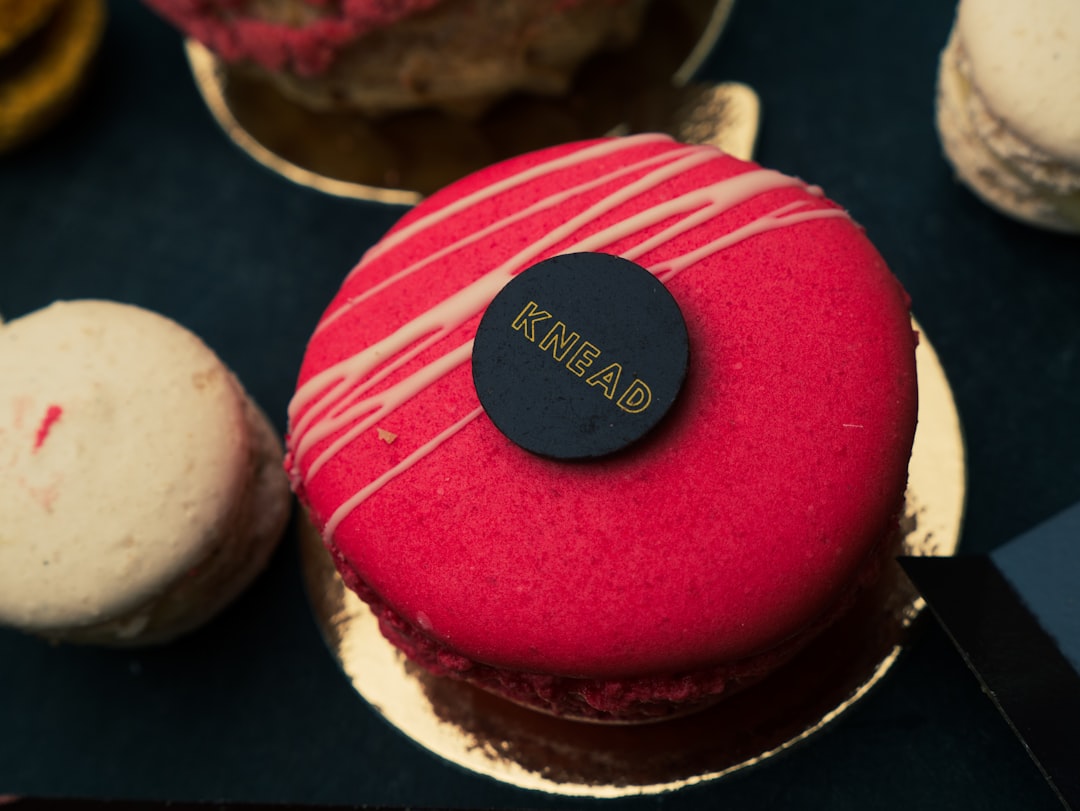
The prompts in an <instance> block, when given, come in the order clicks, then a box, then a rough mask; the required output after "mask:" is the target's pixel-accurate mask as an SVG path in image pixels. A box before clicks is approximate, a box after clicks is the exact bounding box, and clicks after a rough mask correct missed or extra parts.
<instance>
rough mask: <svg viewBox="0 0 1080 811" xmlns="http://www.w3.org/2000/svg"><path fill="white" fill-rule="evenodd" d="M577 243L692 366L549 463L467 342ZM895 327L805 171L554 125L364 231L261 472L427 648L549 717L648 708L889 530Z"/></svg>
mask: <svg viewBox="0 0 1080 811" xmlns="http://www.w3.org/2000/svg"><path fill="white" fill-rule="evenodd" d="M582 252H594V253H605V254H612V255H615V256H619V257H622V258H624V259H628V260H631V261H632V262H634V263H636V264H638V265H640V266H642V267H644V268H645V269H647V270H648V271H650V272H651V273H652V274H653V275H654V276H655V277H656V278H658V279H659V280H660V281H662V282H663V283H664V285H665V287H666V289H667V290H668V291H669V292H670V294H671V295H672V296H673V297H674V300H675V301H676V302H677V304H678V306H679V308H680V309H681V311H682V315H683V317H684V319H685V324H686V332H687V335H688V339H689V368H688V371H687V374H686V378H685V383H684V384H683V387H682V390H681V392H680V394H679V395H678V399H677V401H676V402H675V404H674V406H673V407H672V409H671V410H670V412H669V413H668V414H667V415H666V416H665V417H664V418H663V419H662V420H661V422H660V423H659V424H658V425H657V426H656V427H655V428H654V429H652V431H651V432H650V433H649V434H648V435H647V436H645V437H644V438H643V439H641V440H639V441H637V442H635V443H634V444H632V445H630V446H629V447H626V448H624V449H622V450H621V451H619V452H617V453H613V454H609V455H606V456H603V457H600V458H596V459H591V460H584V461H573V462H566V461H558V460H555V459H551V458H547V457H545V456H541V455H537V454H535V453H530V452H529V451H527V450H524V449H523V448H522V447H519V446H518V445H517V444H515V443H514V442H512V441H510V439H508V438H507V436H505V435H504V434H503V433H502V432H501V431H500V430H499V428H497V427H496V426H495V425H494V424H493V422H492V421H491V420H490V419H489V418H488V416H487V414H486V413H485V411H484V408H483V407H482V406H481V403H480V400H479V399H478V395H477V391H476V388H475V387H474V383H473V379H472V376H471V353H472V346H473V339H474V337H475V335H476V332H477V327H478V324H479V322H480V320H481V317H482V316H483V314H484V312H485V309H486V308H487V307H488V305H489V303H490V302H491V300H492V299H493V297H495V295H496V294H497V293H499V291H500V290H502V289H503V287H504V286H505V285H507V283H508V282H510V281H511V280H513V279H515V278H516V277H518V275H519V274H521V273H522V272H523V271H526V270H527V269H529V268H532V267H533V266H534V265H536V264H537V263H540V262H542V261H543V260H545V259H548V258H550V257H556V256H562V255H566V254H573V253H582ZM582 334H585V333H584V331H583V333H582ZM915 344H916V336H915V334H914V333H913V331H912V328H911V322H910V316H909V301H908V298H907V296H906V294H905V292H904V291H903V289H902V288H901V286H900V284H899V283H898V281H897V280H896V279H895V278H894V277H893V275H892V274H891V273H890V271H889V270H888V268H887V267H886V265H885V262H884V261H883V260H882V258H881V256H880V255H879V254H878V252H877V251H876V250H875V249H874V247H873V246H872V245H871V243H870V242H869V240H868V239H867V238H866V236H865V235H864V233H863V230H862V229H861V228H860V227H859V226H858V225H857V224H856V223H854V222H853V221H852V220H851V218H850V217H849V216H848V215H847V213H846V212H845V211H844V210H843V209H841V208H840V207H839V206H837V205H836V204H834V203H832V202H830V201H829V200H827V199H826V198H825V197H824V196H823V195H822V193H821V191H820V190H819V189H817V188H815V187H812V186H808V185H807V184H806V183H804V182H802V181H800V180H798V179H795V178H792V177H788V176H785V175H783V174H781V173H779V172H775V171H771V170H767V169H763V168H761V167H759V166H757V165H755V164H753V163H747V162H743V161H740V160H737V159H735V158H733V157H730V156H728V155H726V154H724V153H722V152H720V151H718V150H716V149H714V148H712V147H707V146H685V145H681V144H678V143H676V142H674V141H672V140H670V139H669V138H667V137H666V136H661V135H640V136H633V137H627V138H615V139H601V140H596V141H589V142H583V143H575V144H570V145H564V146H559V147H554V148H550V149H546V150H543V151H540V152H536V153H532V154H528V155H525V156H522V157H518V158H514V159H512V160H509V161H506V162H504V163H501V164H498V165H495V166H492V167H490V168H487V169H485V170H483V171H480V172H478V173H476V174H474V175H472V176H469V177H467V178H465V179H463V180H461V181H459V182H457V183H455V184H453V185H451V186H449V187H447V188H446V189H444V190H442V191H441V192H439V193H437V194H435V195H434V196H432V197H431V198H429V199H428V200H427V201H425V202H424V203H423V204H421V205H420V206H418V207H417V208H415V209H413V210H412V211H410V212H409V213H408V214H407V215H406V216H405V217H403V218H402V220H401V221H400V222H399V223H398V224H397V225H396V226H395V227H394V228H393V229H392V230H391V231H390V232H389V234H387V236H386V237H385V238H384V239H383V240H382V241H381V242H380V243H378V244H377V245H375V246H374V247H373V248H372V249H371V250H370V251H368V253H367V254H366V255H365V256H364V257H363V259H362V261H361V262H360V264H359V265H358V266H357V267H356V268H355V269H354V270H353V271H352V272H351V273H350V274H349V275H348V277H347V278H346V280H345V282H344V284H343V286H342V288H341V290H340V292H339V293H338V295H337V296H336V297H335V298H334V300H333V301H332V302H331V303H330V306H329V308H328V309H327V311H326V313H325V315H324V316H323V318H322V320H321V321H320V323H319V325H318V327H317V329H316V331H315V334H314V335H313V337H312V338H311V341H310V343H309V346H308V349H307V353H306V356H305V358H304V361H303V365H302V368H301V370H300V374H299V382H298V388H297V392H296V395H295V397H294V399H293V401H292V404H291V406H290V414H289V417H290V435H289V437H288V443H287V444H288V449H287V455H286V466H287V469H288V471H289V473H290V475H291V480H292V483H293V487H294V490H295V491H296V492H297V494H298V495H299V497H300V498H301V500H302V501H303V503H304V504H305V506H306V507H307V510H308V512H309V515H310V517H311V519H312V520H313V522H314V524H315V525H316V527H317V528H318V529H319V531H320V532H321V534H322V537H323V539H324V541H325V543H326V545H327V546H328V548H329V549H330V551H331V553H332V555H333V557H334V560H335V561H336V564H337V566H338V569H339V571H340V573H341V575H342V577H343V578H344V580H345V582H346V583H347V584H348V585H349V586H350V587H351V588H352V589H354V590H355V591H356V592H357V593H358V594H359V595H360V596H361V597H362V598H363V599H364V600H365V601H367V602H368V603H369V604H370V605H371V607H372V609H373V610H374V611H375V613H376V614H377V616H378V617H379V621H380V626H381V628H382V630H383V632H384V634H385V635H386V636H387V637H388V638H389V639H390V640H391V641H392V642H393V643H394V644H396V645H397V646H399V647H400V648H401V649H402V650H404V651H405V653H406V654H408V655H409V656H410V657H411V658H412V659H414V660H415V661H416V662H418V663H419V664H421V665H422V666H424V667H425V668H428V669H429V670H431V671H433V672H435V673H437V674H444V675H448V676H453V677H456V678H461V679H466V680H468V681H471V682H473V683H475V684H478V685H480V686H481V687H484V688H486V689H489V690H491V691H493V692H496V693H499V694H501V695H504V696H506V697H508V698H510V699H512V700H514V701H517V702H520V703H524V704H527V705H530V706H533V707H536V708H539V709H542V710H545V711H548V712H552V713H556V714H559V715H564V716H570V717H578V718H589V719H597V720H618V721H635V720H643V719H648V718H657V717H664V716H667V715H671V714H675V713H679V712H682V711H685V710H686V709H688V708H692V707H696V706H699V705H701V704H702V703H704V702H708V701H711V700H713V699H715V698H716V697H718V696H723V695H729V694H731V693H733V692H735V691H736V690H738V689H741V688H742V687H744V686H747V685H748V684H751V683H753V682H755V681H757V680H759V679H761V678H762V677H763V676H765V675H767V674H768V673H769V672H771V671H773V670H774V669H775V668H777V667H779V666H780V665H782V664H783V663H784V662H786V661H788V660H789V659H790V658H791V657H792V656H793V655H794V654H795V653H796V652H797V651H799V650H800V649H802V648H803V647H804V646H805V645H806V644H807V643H808V642H809V641H810V640H811V639H813V638H814V636H815V635H816V634H817V632H819V631H820V630H821V629H823V628H824V627H826V626H827V625H828V624H829V623H830V622H831V621H832V620H833V619H835V618H836V617H837V616H839V615H840V613H842V612H843V610H844V609H845V608H846V607H847V606H848V605H849V604H850V602H851V600H852V599H853V597H854V595H855V594H856V593H857V592H858V590H859V588H860V585H861V584H865V583H866V582H867V580H868V579H869V578H871V577H873V576H874V574H875V573H876V571H877V569H878V568H879V565H880V563H881V561H882V560H884V559H885V557H886V556H887V555H888V554H890V553H891V552H893V551H894V550H895V548H896V546H895V542H896V540H897V539H898V535H899V533H898V517H899V516H900V514H901V512H902V508H903V500H904V491H905V484H906V478H907V462H908V458H909V455H910V451H911V445H912V439H913V435H914V430H915V418H916V400H917V395H916V379H915V361H914V349H915Z"/></svg>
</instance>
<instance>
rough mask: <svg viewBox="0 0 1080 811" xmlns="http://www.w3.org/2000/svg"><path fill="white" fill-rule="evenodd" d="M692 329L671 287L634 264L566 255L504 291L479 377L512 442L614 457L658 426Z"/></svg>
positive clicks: (483, 346) (477, 367) (570, 455)
mask: <svg viewBox="0 0 1080 811" xmlns="http://www.w3.org/2000/svg"><path fill="white" fill-rule="evenodd" d="M688 359H689V345H688V339H687V334H686V324H685V322H684V320H683V317H682V313H681V312H680V311H679V307H678V305H677V304H676V302H675V300H674V299H673V298H672V296H671V294H670V293H669V292H668V290H667V288H665V287H664V286H663V284H661V283H660V282H659V281H657V280H656V278H655V277H654V276H653V275H652V274H651V273H649V272H648V271H647V270H645V269H644V268H642V267H641V266H640V265H637V264H635V263H633V262H630V261H628V260H626V259H621V258H619V257H617V256H611V255H609V254H600V253H577V254H565V255H562V256H556V257H553V258H551V259H548V260H545V261H544V262H541V263H539V264H537V265H534V266H533V267H531V268H529V269H527V270H525V271H524V272H522V273H520V274H518V275H517V276H516V277H514V279H512V280H511V281H510V282H509V283H508V284H507V285H506V286H505V287H504V288H503V289H502V290H501V291H500V292H499V294H498V295H497V296H496V297H495V298H494V300H493V301H492V302H491V304H490V305H489V306H488V309H487V310H486V311H485V313H484V316H483V318H482V319H481V322H480V326H479V328H478V330H477V333H476V341H475V343H474V346H473V356H472V367H473V383H474V385H475V386H476V392H477V395H478V396H479V398H480V403H481V405H483V407H484V410H485V411H486V412H487V414H488V416H489V417H490V418H491V420H492V422H493V423H494V424H495V426H496V427H497V428H498V429H499V430H500V431H502V433H503V434H505V435H506V436H507V437H508V438H509V439H510V440H511V441H513V442H514V443H516V444H518V445H520V446H521V447H523V448H525V449H526V450H528V451H531V452H533V453H537V454H539V455H542V456H548V457H551V458H555V459H589V458H595V457H599V456H605V455H607V454H610V453H614V452H616V451H618V450H621V449H622V448H625V447H626V446H628V445H630V444H632V443H633V442H635V441H636V440H638V439H640V438H641V437H642V436H644V435H645V434H646V433H648V431H649V430H651V429H652V428H653V427H654V426H655V425H656V424H657V423H658V422H659V421H660V420H661V419H662V418H663V416H664V415H665V414H666V413H667V411H668V410H669V409H670V407H671V405H672V404H673V403H674V402H675V399H676V397H677V396H678V393H679V390H680V389H681V387H682V384H683V381H684V380H685V377H686V368H687V363H688Z"/></svg>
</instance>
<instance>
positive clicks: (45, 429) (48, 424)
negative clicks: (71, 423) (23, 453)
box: [34, 405, 64, 452]
mask: <svg viewBox="0 0 1080 811" xmlns="http://www.w3.org/2000/svg"><path fill="white" fill-rule="evenodd" d="M63 413H64V409H62V408H61V407H60V406H58V405H51V406H49V407H48V408H47V409H46V410H45V416H44V417H42V418H41V424H40V425H38V429H37V433H36V434H35V435H34V451H35V452H36V451H37V450H38V449H39V448H40V447H41V446H42V445H44V444H45V440H46V439H48V438H49V431H51V430H52V427H53V426H54V425H55V424H56V421H57V420H58V419H60V417H61V415H62V414H63Z"/></svg>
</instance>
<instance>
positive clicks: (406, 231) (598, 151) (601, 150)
mask: <svg viewBox="0 0 1080 811" xmlns="http://www.w3.org/2000/svg"><path fill="white" fill-rule="evenodd" d="M671 141H672V139H671V138H670V136H667V135H661V134H657V133H644V134H641V135H631V136H626V137H623V138H611V139H610V140H607V141H603V142H600V143H598V144H594V145H592V146H589V147H585V148H583V149H579V150H576V151H574V152H571V153H570V154H568V155H563V156H561V157H559V158H555V159H553V160H550V161H546V162H545V163H541V164H537V165H536V166H533V167H532V168H531V169H526V170H525V171H523V172H519V173H517V174H516V175H511V176H510V177H507V178H504V179H503V180H500V181H498V182H497V183H492V184H490V185H488V186H485V187H484V188H482V189H479V190H477V191H475V192H473V193H472V194H469V195H466V196H465V197H462V198H461V199H460V200H455V201H454V202H453V203H450V204H449V205H447V206H444V207H443V208H440V209H437V210H436V211H433V212H431V213H430V214H428V215H426V216H424V217H421V218H419V219H418V220H415V221H414V222H411V223H409V225H407V226H405V227H404V228H402V229H400V230H398V231H396V232H395V233H393V234H388V235H387V237H386V238H385V239H383V240H382V241H381V242H379V243H378V244H376V245H375V246H374V247H372V248H371V249H370V250H369V251H368V252H367V254H366V255H365V256H364V262H361V264H360V265H358V266H357V267H356V268H354V269H353V271H352V273H350V274H349V276H352V275H353V273H356V272H358V271H359V270H360V269H361V268H362V267H363V265H365V264H366V263H367V262H368V261H369V260H371V259H374V258H375V257H378V256H381V255H382V254H384V253H386V252H387V251H389V250H390V249H391V248H395V247H397V246H398V245H400V244H401V243H402V242H406V241H407V240H409V239H412V238H413V237H414V236H415V235H416V234H417V233H418V232H420V231H424V230H426V229H427V228H430V227H431V226H432V225H435V224H437V223H439V222H441V221H442V220H445V219H447V218H448V217H451V216H453V215H454V214H457V213H459V212H461V211H464V210H466V209H469V208H472V207H473V206H475V205H476V204H477V203H482V202H483V201H485V200H488V199H490V198H492V197H495V196H496V195H499V194H502V193H503V192H505V191H509V190H511V189H514V188H517V187H518V186H522V185H524V184H526V183H528V182H530V181H532V180H536V179H537V178H541V177H544V176H545V175H548V174H551V173H552V172H557V171H560V170H562V169H569V168H571V167H573V166H578V165H580V164H582V163H587V162H588V161H590V160H592V159H593V158H600V157H606V156H608V155H611V154H613V153H616V152H619V151H622V150H624V149H631V148H633V147H636V146H641V145H643V144H650V143H671ZM346 279H348V277H346Z"/></svg>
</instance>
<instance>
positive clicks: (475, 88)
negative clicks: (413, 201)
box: [146, 0, 648, 114]
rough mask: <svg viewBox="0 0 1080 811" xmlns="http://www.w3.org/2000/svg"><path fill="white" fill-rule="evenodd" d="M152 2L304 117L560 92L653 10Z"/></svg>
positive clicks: (537, 4) (570, 1) (412, 2)
mask: <svg viewBox="0 0 1080 811" xmlns="http://www.w3.org/2000/svg"><path fill="white" fill-rule="evenodd" d="M146 2H147V3H148V4H149V5H150V6H152V7H153V8H154V9H156V10H157V11H158V12H159V13H160V14H161V15H162V16H163V17H165V18H166V19H168V20H169V21H171V22H172V23H173V24H174V25H176V26H177V27H178V28H180V29H181V30H182V31H184V32H185V33H186V34H188V35H189V36H191V37H194V38H195V39H196V40H198V41H200V42H201V43H203V44H204V45H206V46H207V47H208V48H209V49H210V50H211V51H213V52H214V53H216V54H218V55H219V56H220V57H221V58H222V59H224V60H225V61H226V62H229V63H232V64H237V65H241V66H246V67H247V68H250V69H252V70H255V71H256V72H258V73H260V74H262V75H264V76H265V77H267V78H268V79H270V80H271V81H272V82H274V84H276V85H277V86H278V87H279V89H281V90H282V91H283V92H285V93H286V94H287V95H289V96H290V97H291V98H293V99H294V100H296V101H298V102H300V103H302V104H304V105H306V106H308V107H313V108H317V109H341V108H351V109H360V110H363V111H365V112H368V113H373V114H382V113H389V112H394V111H399V110H408V109H414V108H418V107H439V108H443V109H447V110H450V111H454V112H461V113H468V114H473V113H477V112H479V111H481V110H482V109H484V108H485V107H487V106H488V105H489V104H491V103H492V102H493V101H495V100H497V99H498V98H500V97H502V96H504V95H506V94H508V93H511V92H516V91H525V92H529V93H538V94H545V95H554V94H560V93H562V92H564V91H565V90H566V88H567V86H568V84H569V82H570V80H571V78H572V76H573V74H574V72H575V71H576V69H577V68H578V66H579V65H580V64H581V63H582V62H583V61H584V60H585V59H586V58H587V57H588V56H590V55H592V54H593V53H595V52H597V51H599V50H603V49H605V48H611V47H618V46H622V45H626V44H628V43H629V42H631V41H632V40H633V39H634V38H635V37H636V36H637V33H638V30H639V28H640V25H641V21H642V17H643V15H644V9H645V7H646V4H647V2H648V0H379V1H378V2H377V1H376V0H350V2H344V3H341V2H335V3H326V2H315V1H314V0H239V2H237V0H146Z"/></svg>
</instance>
